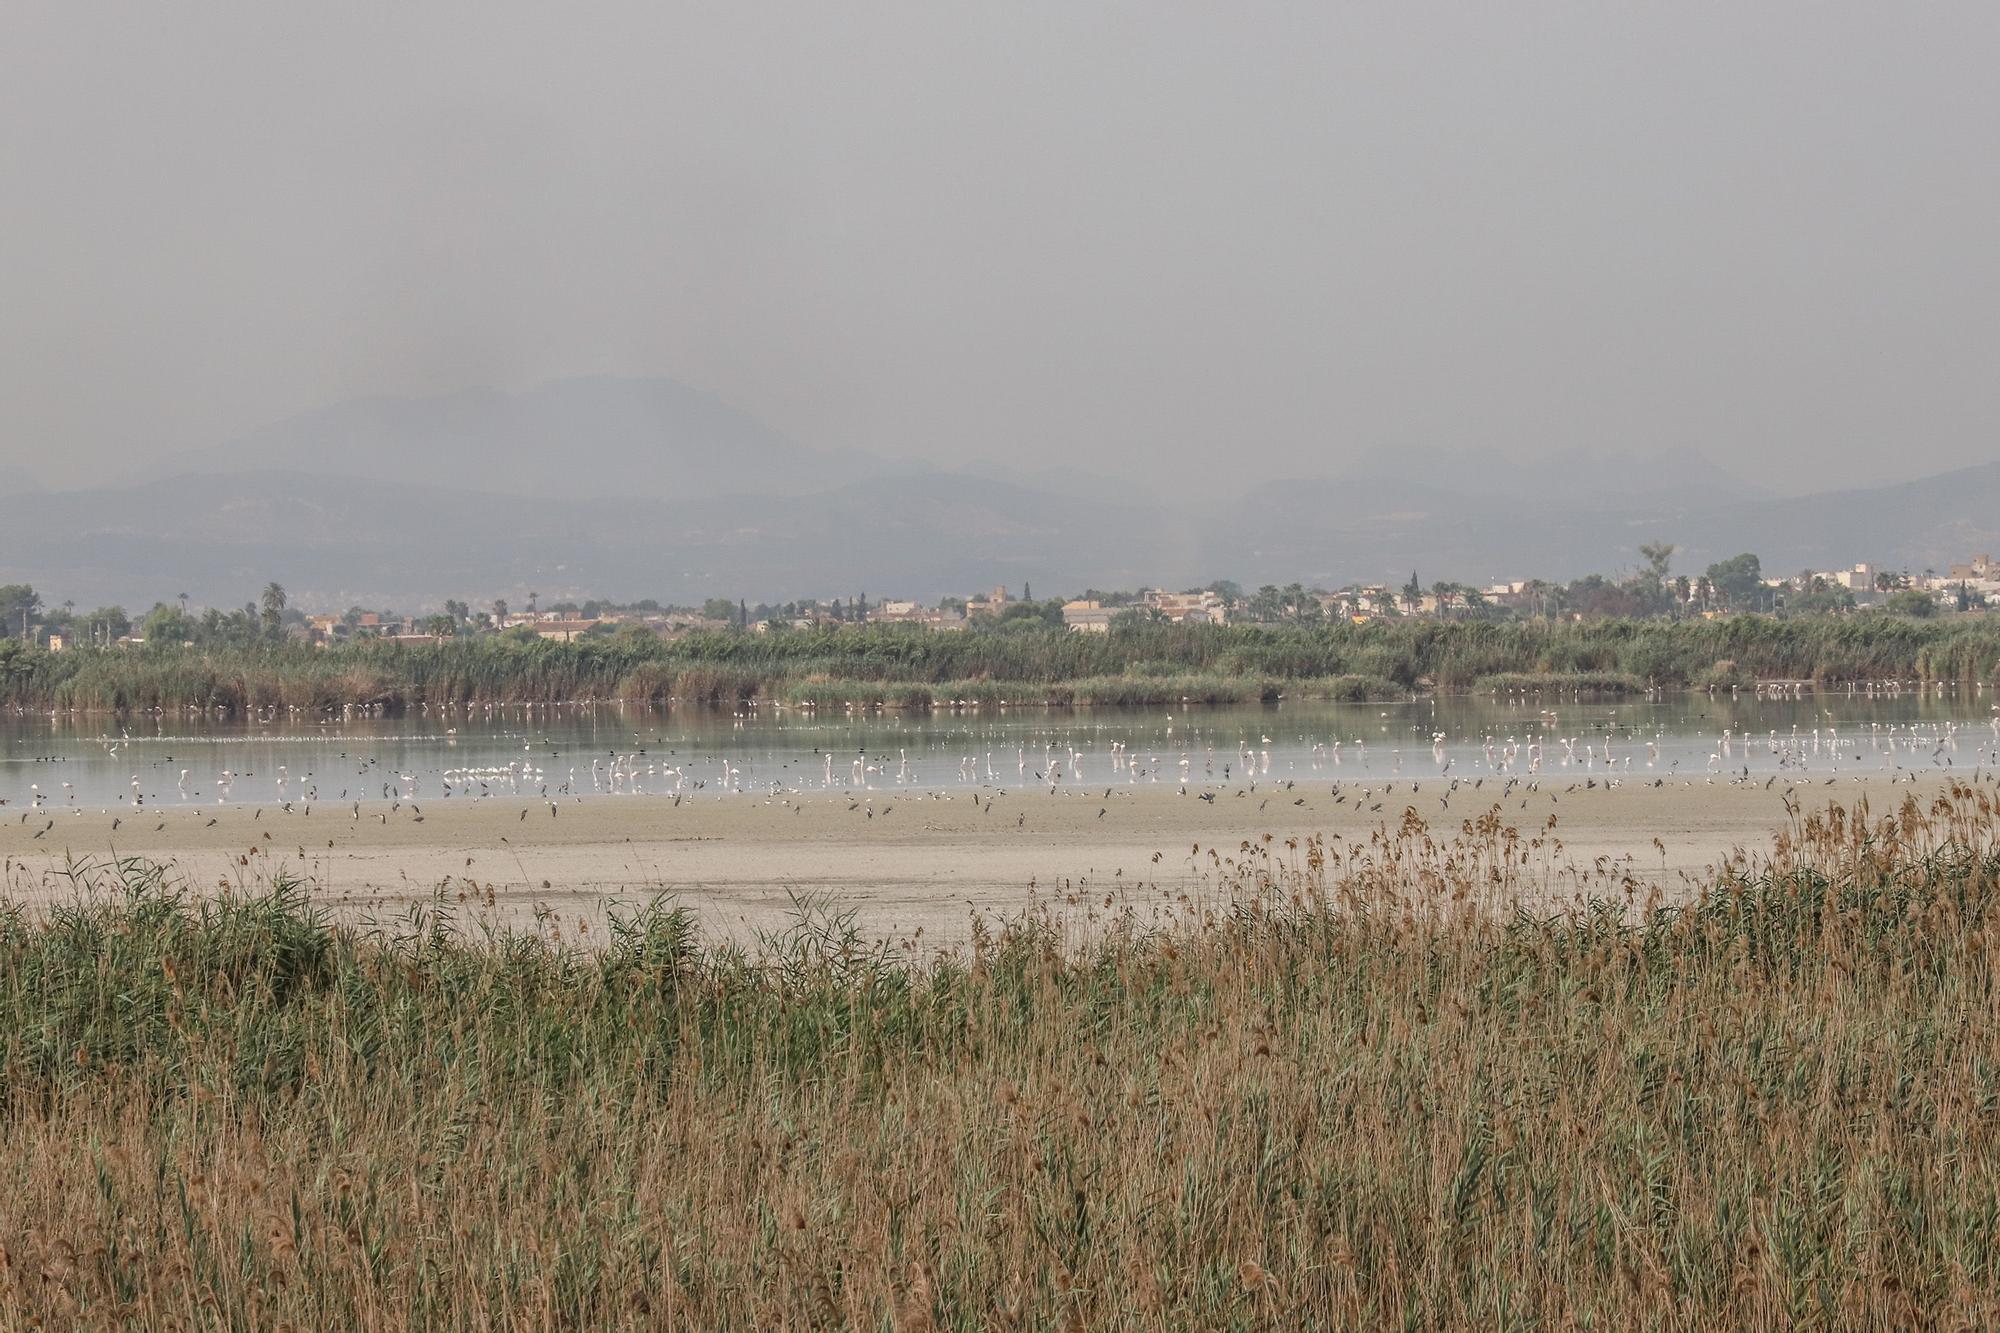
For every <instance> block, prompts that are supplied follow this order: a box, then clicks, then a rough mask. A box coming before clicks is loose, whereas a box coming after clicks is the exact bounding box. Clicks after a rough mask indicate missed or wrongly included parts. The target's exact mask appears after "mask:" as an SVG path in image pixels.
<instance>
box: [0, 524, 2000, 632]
mask: <svg viewBox="0 0 2000 1333" xmlns="http://www.w3.org/2000/svg"><path fill="white" fill-rule="evenodd" d="M1640 555H1641V557H1642V559H1643V564H1641V566H1640V567H1639V568H1638V569H1637V571H1636V572H1633V573H1629V574H1626V575H1624V576H1621V577H1618V578H1608V577H1605V576H1603V575H1598V574H1593V575H1590V576H1588V577H1585V578H1581V579H1575V580H1572V581H1570V582H1568V583H1558V582H1551V581H1547V580H1542V579H1522V580H1515V581H1510V582H1503V583H1492V584H1487V585H1484V586H1477V585H1471V584H1462V583H1454V582H1449V581H1435V582H1426V581H1425V580H1424V579H1423V577H1422V576H1421V574H1420V573H1419V572H1418V571H1414V570H1413V571H1412V572H1411V574H1410V577H1409V579H1408V580H1407V581H1406V582H1405V583H1403V584H1401V585H1399V586H1394V587H1392V586H1388V585H1386V584H1359V583H1356V584H1348V585H1346V586H1343V587H1339V588H1331V589H1329V588H1322V587H1308V586H1306V585H1304V584H1300V583H1292V584H1288V585H1286V586H1283V587H1279V586H1276V585H1269V584H1267V585H1265V586H1263V587H1259V588H1256V589H1254V590H1252V589H1246V588H1244V587H1242V586H1240V585H1238V584H1236V583H1234V582H1232V581H1230V580H1227V579H1222V580H1217V581H1216V582H1213V583H1210V584H1207V585H1205V586H1203V587H1198V588H1187V589H1181V590H1178V591H1174V590H1169V589H1166V588H1139V589H1136V590H1133V591H1106V590H1102V589H1097V588H1089V589H1085V590H1084V591H1082V592H1081V593H1078V594H1076V595H1074V596H1058V597H1051V598H1047V599H1038V598H1037V597H1036V595H1035V593H1034V589H1033V587H1032V585H1030V584H1023V585H1022V586H1021V587H1020V588H1019V590H1018V593H1017V592H1015V591H1014V590H1012V589H1010V588H1008V587H1006V586H1004V585H996V586H994V587H992V588H990V589H987V590H986V591H983V592H979V593H974V594H972V595H969V596H966V597H945V598H941V599H939V600H938V601H936V602H935V603H928V604H927V603H923V602H918V601H914V600H907V599H898V598H893V597H885V598H870V597H869V596H868V595H867V594H866V593H860V592H857V593H856V594H854V595H853V596H851V597H831V598H819V599H808V600H795V601H788V602H783V603H768V602H755V603H753V602H750V601H748V600H746V599H742V598H738V599H735V600H731V599H729V598H725V597H713V598H710V599H708V600H707V601H706V602H704V603H703V604H702V605H700V606H675V605H663V604H661V603H660V602H658V601H655V600H651V599H647V600H641V601H635V602H622V603H621V602H613V601H608V600H604V599H601V598H591V599H587V600H579V599H577V598H574V597H562V598H556V599H553V600H548V601H544V600H543V598H542V596H541V594H540V593H538V592H533V591H530V592H528V593H527V594H526V595H525V596H524V597H523V598H522V599H521V601H520V604H519V605H518V606H517V605H515V604H514V602H513V601H511V600H510V599H507V598H499V599H495V600H494V601H493V602H491V603H490V604H489V605H486V606H474V605H472V604H470V603H468V602H462V601H457V600H447V601H446V602H445V603H444V604H443V607H442V608H441V609H438V610H429V611H423V612H418V613H398V612H396V611H393V610H388V609H380V610H370V609H368V608H365V607H361V606H350V607H349V608H347V609H346V610H345V611H341V612H332V611H316V610H315V611H308V610H305V609H303V608H300V607H297V606H294V605H292V604H291V601H290V599H289V597H288V595H287V594H286V592H285V590H284V589H283V588H282V587H281V586H279V585H278V584H276V583H272V584H268V585H267V586H266V587H265V589H264V591H263V594H262V596H261V597H260V598H259V600H258V601H256V602H252V603H246V604H245V605H244V606H242V607H240V608H219V607H207V608H202V609H199V610H197V609H193V608H191V607H190V605H189V599H188V598H187V597H186V595H185V594H182V595H180V596H177V597H176V598H174V599H173V600H171V601H161V602H157V603H155V604H154V606H153V607H152V609H151V610H150V611H147V612H145V613H143V614H141V615H139V616H137V617H134V616H132V615H131V614H129V613H128V612H127V611H126V610H125V609H124V608H123V607H119V606H107V607H99V608H97V609H95V610H79V609H77V608H76V606H75V605H74V604H72V603H68V602H64V603H61V604H59V605H50V604H48V603H47V602H45V601H44V600H43V598H42V596H41V594H40V593H39V592H37V591H36V590H35V589H34V588H33V587H31V586H29V585H27V584H12V585H6V586H0V638H6V639H11V640H14V641H16V642H20V641H22V640H27V641H30V642H34V643H38V644H40V645H42V646H44V647H46V648H48V649H50V650H52V651H56V652H61V651H65V650H67V649H70V648H73V647H78V646H86V645H96V646H100V647H101V646H108V645H117V644H139V643H145V642H169V643H173V642H181V643H201V642H214V641H241V640H243V639H245V638H266V639H270V638H286V639H292V640H298V641H303V642H305V643H310V644H316V645H332V644H337V643H344V642H350V641H356V640H368V639H373V640H390V641H400V642H410V643H436V642H439V641H441V640H444V639H449V638H455V637H459V636H466V635H482V634H485V635H502V634H505V635H513V636H516V637H520V638H524V639H527V638H538V639H547V640H555V641H561V642H569V641H574V640H577V639H583V638H587V637H590V636H593V635H609V634H617V633H644V634H650V635H654V636H658V637H662V638H675V637H679V636H682V635H686V634H690V633H695V632H698V631H710V632H720V631H736V632H743V633H774V632H779V633H782V632H787V631H792V630H812V629H824V628H827V627H833V626H844V625H863V624H867V625H907V626H913V627H920V628H924V629H931V630H939V631H962V630H968V629H971V630H991V629H999V628H1007V627H1010V626H1016V625H1018V626H1020V627H1022V628H1034V627H1037V626H1040V627H1046V628H1051V629H1053V628H1063V629H1067V630H1071V631H1074V632H1076V633H1081V634H1103V633H1108V632H1110V631H1111V630H1113V629H1117V628H1119V627H1121V626H1128V625H1144V624H1175V625H1182V624H1212V625H1225V624H1227V625H1314V624H1328V623H1332V622H1338V621H1345V622H1348V623H1352V624H1357V625H1360V624H1367V623H1369V622H1370V621H1374V620H1380V619H1404V618H1410V617H1429V618H1434V619H1450V620H1466V619H1474V620H1478V619H1484V620H1496V621H1505V620H1578V621H1580V620H1594V619H1609V618H1633V619H1649V618H1667V619H1688V618H1694V617H1707V618H1713V617H1719V616H1727V615H1736V614H1746V613H1751V614H1770V615H1780V616H1784V615H1845V614H1859V613H1868V612H1886V613H1890V614H1898V615H1907V616H1935V615H1942V614H1960V613H1975V614H1976V613H1983V612H1984V611H1986V610H1987V608H1988V607H1989V606H1991V605H1994V604H1996V603H2000V562H1995V561H1994V560H1993V558H1992V557H1991V556H1989V555H1985V554H1980V555H1976V556H1973V557H1972V558H1971V559H1970V560H1968V561H1966V562H1965V563H1963V564H1954V565H1952V566H1950V567H1949V568H1948V569H1945V570H1936V569H1925V570H1921V571H1916V570H1907V569H1905V570H1887V569H1880V568H1877V567H1876V566H1874V565H1872V564H1867V563H1862V564H1856V565H1852V566H1850V567H1847V568H1844V569H1829V570H1804V571H1801V572H1800V573H1797V574H1792V575H1776V576H1774V575H1772V574H1770V573H1769V572H1768V571H1766V570H1765V569H1764V568H1763V567H1762V565H1761V562H1760V561H1759V560H1758V558H1757V556H1755V555H1754V554H1749V553H1745V554H1742V555H1738V556H1734V557H1732V558H1730V559H1728V560H1722V561H1718V562H1716V563H1713V564H1710V565H1709V566H1707V568H1706V569H1704V570H1703V571H1702V572H1700V573H1699V574H1689V573H1685V572H1682V573H1677V572H1675V571H1674V569H1673V556H1674V548H1673V547H1672V546H1670V545H1665V544H1654V545H1647V546H1643V547H1641V548H1640Z"/></svg>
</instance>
